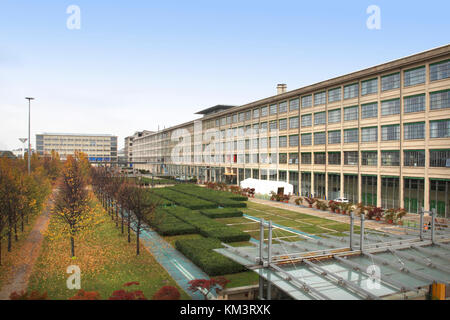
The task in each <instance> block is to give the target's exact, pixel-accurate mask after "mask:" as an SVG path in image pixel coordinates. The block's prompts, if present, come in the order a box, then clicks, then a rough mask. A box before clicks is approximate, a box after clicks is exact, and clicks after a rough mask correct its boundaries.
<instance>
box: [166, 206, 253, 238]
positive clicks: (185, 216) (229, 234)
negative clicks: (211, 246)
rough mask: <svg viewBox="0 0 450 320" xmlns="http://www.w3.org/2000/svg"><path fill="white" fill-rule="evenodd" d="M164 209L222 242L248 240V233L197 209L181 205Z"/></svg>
mask: <svg viewBox="0 0 450 320" xmlns="http://www.w3.org/2000/svg"><path fill="white" fill-rule="evenodd" d="M164 210H165V211H166V212H168V213H169V214H172V215H174V216H175V217H177V218H178V219H180V220H183V221H184V222H186V223H188V224H190V225H192V226H194V227H195V228H196V230H197V232H198V233H200V234H202V235H204V236H206V237H213V238H218V239H220V240H221V241H223V242H236V241H248V240H250V235H249V234H248V233H245V232H243V231H241V230H239V229H236V228H233V227H229V226H226V225H224V224H223V223H220V222H218V221H215V220H213V219H211V218H208V217H206V216H204V215H203V214H201V213H200V212H199V211H193V210H189V209H187V208H183V207H167V208H164Z"/></svg>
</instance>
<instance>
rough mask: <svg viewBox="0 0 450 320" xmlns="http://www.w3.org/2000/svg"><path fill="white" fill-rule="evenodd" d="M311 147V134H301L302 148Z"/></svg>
mask: <svg viewBox="0 0 450 320" xmlns="http://www.w3.org/2000/svg"><path fill="white" fill-rule="evenodd" d="M310 145H312V134H311V133H305V134H302V146H310Z"/></svg>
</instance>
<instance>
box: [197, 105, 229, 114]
mask: <svg viewBox="0 0 450 320" xmlns="http://www.w3.org/2000/svg"><path fill="white" fill-rule="evenodd" d="M234 107H236V106H231V105H225V104H218V105H216V106H214V107H210V108H207V109H204V110H201V111H199V112H196V113H195V114H202V115H207V114H212V113H216V112H220V111H224V110H228V109H231V108H234Z"/></svg>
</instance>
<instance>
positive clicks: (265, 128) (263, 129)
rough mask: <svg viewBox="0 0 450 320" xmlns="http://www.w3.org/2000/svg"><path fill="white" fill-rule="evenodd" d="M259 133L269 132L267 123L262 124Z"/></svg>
mask: <svg viewBox="0 0 450 320" xmlns="http://www.w3.org/2000/svg"><path fill="white" fill-rule="evenodd" d="M259 132H260V133H266V132H267V122H261V124H260V130H259Z"/></svg>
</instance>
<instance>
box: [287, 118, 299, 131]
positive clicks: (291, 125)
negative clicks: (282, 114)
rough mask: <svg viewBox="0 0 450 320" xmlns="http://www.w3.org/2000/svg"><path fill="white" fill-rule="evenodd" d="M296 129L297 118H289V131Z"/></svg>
mask: <svg viewBox="0 0 450 320" xmlns="http://www.w3.org/2000/svg"><path fill="white" fill-rule="evenodd" d="M297 128H298V117H292V118H289V129H297Z"/></svg>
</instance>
